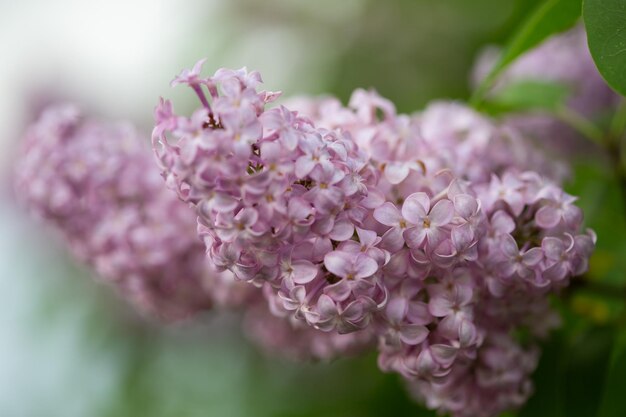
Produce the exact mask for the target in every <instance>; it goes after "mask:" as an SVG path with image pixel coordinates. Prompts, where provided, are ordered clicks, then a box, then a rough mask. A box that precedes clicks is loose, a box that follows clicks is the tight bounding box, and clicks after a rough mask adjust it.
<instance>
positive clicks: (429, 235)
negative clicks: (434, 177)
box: [402, 193, 454, 248]
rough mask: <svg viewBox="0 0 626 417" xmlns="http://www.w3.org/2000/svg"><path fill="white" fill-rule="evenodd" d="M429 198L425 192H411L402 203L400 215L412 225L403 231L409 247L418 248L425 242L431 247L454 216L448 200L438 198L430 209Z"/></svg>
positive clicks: (435, 245) (436, 243)
mask: <svg viewBox="0 0 626 417" xmlns="http://www.w3.org/2000/svg"><path fill="white" fill-rule="evenodd" d="M430 204H431V202H430V198H429V197H428V195H426V194H425V193H415V194H411V195H410V196H409V197H408V198H407V199H406V200H405V202H404V204H403V205H402V217H404V219H406V221H407V222H408V223H409V224H412V225H413V226H412V227H409V228H408V229H406V230H405V231H404V233H403V236H404V240H405V241H406V244H407V245H408V246H409V247H410V248H419V247H421V246H422V245H423V244H424V242H427V243H428V245H429V246H430V247H431V248H434V247H437V245H438V244H439V243H440V242H441V241H442V240H443V239H444V233H445V232H444V230H445V229H444V228H445V226H446V225H447V224H448V223H450V221H451V220H452V218H453V217H454V205H453V204H452V202H451V201H450V200H440V201H438V202H437V203H436V204H435V205H434V206H433V207H432V209H431V206H430Z"/></svg>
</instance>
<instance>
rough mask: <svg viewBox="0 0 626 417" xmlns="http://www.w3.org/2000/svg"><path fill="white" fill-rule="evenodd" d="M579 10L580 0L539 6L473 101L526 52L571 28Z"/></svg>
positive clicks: (515, 35)
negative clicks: (551, 36)
mask: <svg viewBox="0 0 626 417" xmlns="http://www.w3.org/2000/svg"><path fill="white" fill-rule="evenodd" d="M580 13H581V0H548V1H546V2H545V3H543V4H542V5H541V6H539V7H538V8H537V9H536V10H535V11H534V12H533V13H532V14H531V15H530V16H529V17H528V19H527V20H526V21H524V23H523V24H522V25H521V27H520V28H519V30H517V31H516V32H515V34H514V35H513V37H512V38H511V40H510V41H509V42H508V45H507V47H506V48H505V50H504V52H503V54H502V56H501V57H500V59H499V60H498V61H497V62H496V64H495V65H494V67H493V69H492V70H491V72H490V73H489V75H487V77H486V78H485V80H484V81H483V82H482V83H481V85H480V86H479V87H478V89H477V90H476V93H475V95H474V97H473V99H472V101H473V102H475V103H478V102H480V100H481V99H482V98H483V96H484V94H485V93H486V92H487V91H488V90H489V87H490V86H491V85H492V83H493V82H494V80H495V79H496V78H497V77H498V75H500V73H502V71H504V70H505V69H506V68H507V67H508V66H509V65H510V64H511V63H512V62H513V61H515V59H516V58H518V57H519V56H520V55H522V54H523V53H524V52H526V51H528V50H530V49H532V48H533V47H535V46H537V45H538V44H540V43H541V42H542V41H543V40H545V39H546V38H548V37H549V36H550V35H553V34H555V33H560V32H563V31H565V30H566V29H569V28H571V27H572V26H573V25H574V24H575V23H576V22H577V21H578V19H579V18H580Z"/></svg>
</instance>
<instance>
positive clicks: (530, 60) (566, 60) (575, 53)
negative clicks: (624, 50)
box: [472, 25, 619, 155]
mask: <svg viewBox="0 0 626 417" xmlns="http://www.w3.org/2000/svg"><path fill="white" fill-rule="evenodd" d="M499 55H500V51H499V50H498V48H494V47H489V48H487V49H485V50H484V51H483V52H482V53H481V54H480V55H479V56H478V59H477V60H476V64H475V67H474V71H473V74H472V82H473V83H474V84H478V83H479V82H480V81H482V80H483V79H484V78H485V77H486V76H487V74H488V73H489V71H490V70H491V68H492V67H493V65H494V64H495V62H496V60H497V59H498V57H499ZM523 81H543V82H546V81H548V82H556V83H560V84H565V85H566V86H568V87H569V88H570V91H571V97H570V98H569V100H568V101H567V103H566V104H567V106H568V107H569V108H570V109H572V110H574V111H575V112H577V113H579V114H580V115H582V116H583V117H586V118H588V119H590V120H598V119H602V117H603V116H606V115H608V114H611V113H612V112H613V111H614V110H615V109H616V106H617V104H618V102H619V95H618V94H616V93H615V92H614V91H613V90H611V88H610V87H609V86H608V85H607V84H606V82H605V81H604V79H603V78H602V76H601V75H600V73H599V72H598V70H597V68H596V65H595V63H594V62H593V58H592V57H591V54H590V52H589V47H588V46H587V36H586V33H585V29H584V27H583V26H582V25H580V26H577V27H575V28H574V29H571V30H569V31H567V32H565V33H563V34H559V35H555V36H553V37H551V38H549V39H548V40H547V41H545V42H543V43H542V44H540V45H539V46H538V47H536V48H534V49H532V50H531V51H529V52H527V53H525V54H524V55H522V56H521V57H520V58H519V59H517V60H516V61H515V62H514V63H513V64H512V65H511V66H510V67H509V68H508V69H507V70H506V71H505V72H504V74H503V75H501V76H500V78H499V79H498V82H497V83H496V87H495V89H496V90H498V89H502V88H504V87H506V86H507V85H511V84H514V83H517V82H523ZM506 123H508V124H510V125H511V126H514V127H515V128H517V129H519V130H520V131H522V132H524V133H525V134H526V135H528V136H530V137H533V138H535V139H536V140H537V141H538V142H539V143H540V144H542V145H545V146H547V147H548V148H549V149H550V150H551V151H555V152H558V153H565V154H570V155H571V154H572V153H573V152H574V151H577V150H578V151H581V150H582V151H587V150H588V149H589V146H585V145H586V142H585V140H584V139H583V138H581V137H580V135H578V134H577V133H576V132H575V131H573V130H572V129H571V128H570V127H568V126H567V125H565V124H564V123H563V122H560V121H558V120H557V119H556V118H554V117H551V116H550V115H547V114H526V115H514V116H507V118H506Z"/></svg>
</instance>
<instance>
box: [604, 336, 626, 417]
mask: <svg viewBox="0 0 626 417" xmlns="http://www.w3.org/2000/svg"><path fill="white" fill-rule="evenodd" d="M624 387H626V330H624V329H622V332H621V334H620V337H618V338H617V340H616V341H615V344H614V347H613V353H612V357H611V366H610V368H609V371H608V373H607V377H606V381H605V384H604V396H603V398H602V403H601V405H600V410H599V411H598V414H597V415H598V417H623V416H626V401H625V398H624Z"/></svg>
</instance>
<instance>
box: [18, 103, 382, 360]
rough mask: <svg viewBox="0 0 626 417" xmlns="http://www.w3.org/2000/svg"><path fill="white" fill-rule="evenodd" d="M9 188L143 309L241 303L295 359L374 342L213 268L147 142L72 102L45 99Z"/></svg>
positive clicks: (169, 312)
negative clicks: (313, 323)
mask: <svg viewBox="0 0 626 417" xmlns="http://www.w3.org/2000/svg"><path fill="white" fill-rule="evenodd" d="M15 189H16V195H17V196H18V197H19V198H20V200H21V202H22V203H24V205H25V206H26V207H27V208H28V209H29V211H30V212H31V213H33V214H34V215H35V216H36V217H38V218H40V219H41V220H43V223H46V224H48V225H50V226H52V228H53V229H54V230H55V231H56V232H57V234H59V235H61V237H62V238H63V241H64V242H65V243H66V244H67V246H69V248H70V250H71V251H72V252H73V254H74V255H76V256H77V257H78V258H79V259H80V260H82V261H83V262H85V263H86V264H87V265H89V266H90V267H91V268H92V269H93V270H94V273H95V275H96V276H97V277H99V278H100V279H102V280H103V281H105V282H108V283H111V284H113V285H114V286H115V288H116V289H117V290H118V292H119V293H120V294H121V295H122V296H124V297H125V298H127V299H128V300H129V301H131V302H132V303H133V304H134V305H135V306H136V307H137V308H139V309H140V310H141V311H143V312H144V313H147V314H149V315H150V316H155V317H158V318H161V319H165V320H176V319H181V318H185V317H189V316H190V315H192V314H193V313H199V312H201V311H204V310H208V309H212V308H215V307H218V308H220V309H234V310H238V309H241V308H244V309H245V311H246V316H247V317H248V318H247V319H246V321H247V322H248V323H250V324H252V323H254V325H253V326H252V325H248V326H247V327H246V329H248V334H249V335H250V337H251V339H252V340H253V341H254V342H255V343H257V344H260V345H262V346H263V347H264V348H266V349H267V350H268V351H273V352H276V351H278V352H280V353H282V354H283V355H284V356H288V357H293V358H297V359H305V358H306V359H330V358H333V357H336V356H338V355H341V356H344V355H347V354H350V353H356V352H358V351H360V350H363V349H365V348H366V347H367V346H371V345H372V343H373V340H374V337H373V333H370V334H369V335H366V333H365V332H363V333H362V334H358V335H357V334H346V335H337V334H331V333H325V332H322V331H320V330H316V329H314V328H312V327H310V326H303V325H302V324H301V323H300V324H297V323H294V322H293V320H290V319H289V318H288V317H286V313H281V312H280V306H275V307H272V313H270V305H269V304H268V303H267V302H266V301H265V297H264V295H263V294H262V292H260V291H256V289H255V288H253V287H251V286H249V285H246V284H244V283H241V282H236V281H235V280H234V279H233V276H232V273H231V272H229V271H223V272H218V271H216V269H215V267H214V266H213V264H212V263H211V262H210V261H209V260H208V259H207V258H206V255H205V247H204V244H203V243H202V241H201V240H200V239H199V238H198V236H197V233H196V225H197V222H196V218H197V216H196V214H195V212H194V210H193V209H191V208H190V207H188V206H187V205H186V204H185V203H183V202H181V201H180V200H179V199H178V198H177V197H176V195H175V194H173V193H171V192H170V191H168V190H167V189H166V188H165V187H164V186H163V180H162V178H161V177H160V175H159V170H158V168H157V166H156V165H155V164H154V158H153V155H152V152H151V151H150V148H149V146H148V143H147V141H145V140H144V138H143V137H141V136H140V135H139V134H137V132H136V131H135V130H134V129H133V128H132V127H130V126H128V125H114V124H108V123H103V122H100V121H94V120H89V119H85V117H84V116H83V115H81V114H80V111H79V109H78V108H77V107H76V106H74V105H69V104H64V105H53V106H51V107H49V108H48V109H46V110H45V111H44V112H43V113H42V115H41V117H40V118H39V120H37V121H36V122H35V123H33V125H32V126H31V127H30V129H29V130H28V133H27V134H26V137H25V139H24V143H23V149H22V154H21V155H20V158H19V160H18V163H17V164H16V170H15ZM281 346H282V347H283V348H282V349H280V348H277V347H281Z"/></svg>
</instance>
